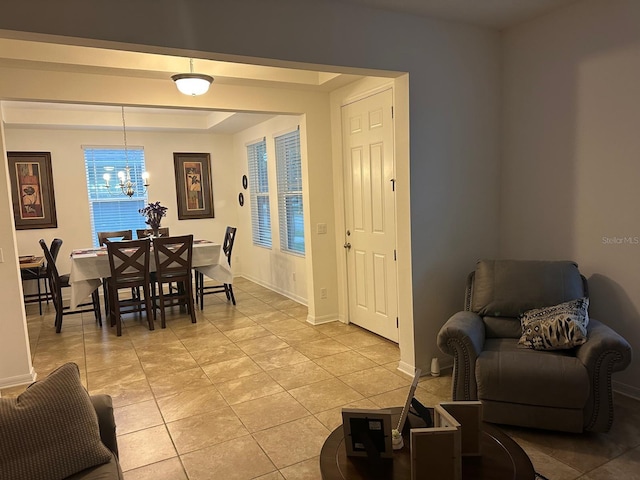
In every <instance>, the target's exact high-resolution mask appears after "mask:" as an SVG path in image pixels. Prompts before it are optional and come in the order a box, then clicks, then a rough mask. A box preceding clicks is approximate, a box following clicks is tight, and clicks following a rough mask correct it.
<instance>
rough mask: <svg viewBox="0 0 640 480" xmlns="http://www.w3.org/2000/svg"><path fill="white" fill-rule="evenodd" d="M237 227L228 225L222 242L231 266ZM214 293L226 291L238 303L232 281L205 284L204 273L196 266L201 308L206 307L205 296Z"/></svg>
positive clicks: (198, 296) (197, 293)
mask: <svg viewBox="0 0 640 480" xmlns="http://www.w3.org/2000/svg"><path fill="white" fill-rule="evenodd" d="M236 230H237V228H236V227H227V230H226V232H225V234H224V243H223V244H222V251H223V252H224V254H225V256H226V257H227V262H229V266H231V252H232V251H233V242H234V241H235V239H236ZM212 293H224V294H225V295H226V296H227V301H229V300H231V303H233V304H234V305H235V304H236V297H235V296H234V295H233V285H231V284H230V283H222V284H220V285H207V286H205V284H204V273H202V272H200V271H198V269H197V268H196V299H197V300H199V301H200V310H202V309H203V308H204V296H205V295H210V294H212Z"/></svg>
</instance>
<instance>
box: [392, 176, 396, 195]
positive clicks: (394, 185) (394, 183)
mask: <svg viewBox="0 0 640 480" xmlns="http://www.w3.org/2000/svg"><path fill="white" fill-rule="evenodd" d="M391 191H392V192H395V191H396V179H395V178H392V179H391Z"/></svg>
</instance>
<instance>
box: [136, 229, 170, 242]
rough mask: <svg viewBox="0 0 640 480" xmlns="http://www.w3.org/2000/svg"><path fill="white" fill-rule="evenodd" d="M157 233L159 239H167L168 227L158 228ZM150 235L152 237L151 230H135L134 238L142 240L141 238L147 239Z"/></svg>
mask: <svg viewBox="0 0 640 480" xmlns="http://www.w3.org/2000/svg"><path fill="white" fill-rule="evenodd" d="M158 233H159V234H160V236H161V237H168V236H169V227H160V228H159V229H158ZM151 235H153V230H152V229H150V228H138V229H136V236H137V237H138V239H139V240H142V239H143V238H149V237H150V236H151Z"/></svg>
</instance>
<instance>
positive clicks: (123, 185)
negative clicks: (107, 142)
mask: <svg viewBox="0 0 640 480" xmlns="http://www.w3.org/2000/svg"><path fill="white" fill-rule="evenodd" d="M121 108H122V132H123V136H124V159H125V167H124V170H120V171H119V172H118V183H117V185H116V186H117V187H118V188H119V189H120V190H121V191H122V193H123V195H126V196H127V197H133V195H134V194H135V193H136V190H135V186H136V184H135V182H133V181H132V180H131V168H130V167H129V152H128V150H127V126H126V123H125V121H124V106H122V107H121ZM141 177H142V181H143V182H144V183H143V186H144V191H146V190H147V187H149V173H148V172H142V175H141ZM102 178H104V181H105V184H104V186H105V187H106V188H107V190H108V191H109V193H111V190H110V187H111V185H109V180H110V179H111V176H110V175H109V174H108V173H105V174H104V175H103V176H102Z"/></svg>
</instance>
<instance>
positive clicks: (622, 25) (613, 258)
mask: <svg viewBox="0 0 640 480" xmlns="http://www.w3.org/2000/svg"><path fill="white" fill-rule="evenodd" d="M638 25H640V2H637V1H635V0H595V1H593V0H588V1H584V2H578V3H576V4H575V5H573V6H571V7H569V8H566V9H563V10H560V11H558V12H557V13H556V14H553V15H549V16H546V17H542V18H540V19H539V20H537V21H533V22H530V23H528V24H525V25H523V26H521V27H517V28H514V29H512V30H510V31H508V32H507V33H506V34H505V36H504V52H505V59H504V72H505V76H504V138H505V142H504V158H503V167H502V182H501V185H502V189H501V202H500V205H501V234H500V252H501V254H502V256H504V257H510V258H531V259H571V260H575V261H576V262H577V263H578V265H579V267H580V270H581V271H582V273H583V274H584V275H585V276H586V277H587V278H588V279H589V287H590V294H591V305H590V308H589V311H590V315H591V316H592V317H593V318H597V319H599V320H601V321H603V322H605V323H607V324H608V325H610V326H612V327H613V328H614V329H616V330H617V331H618V332H619V333H620V334H622V335H623V336H624V337H625V338H626V339H627V340H628V341H629V342H630V343H631V344H632V347H633V348H634V349H635V350H636V351H638V350H639V349H640V313H639V312H638V310H639V308H640V290H638V285H640V268H639V267H640V240H639V238H640V216H638V205H640V189H639V188H638V178H639V176H638V174H639V172H640V168H639V167H640V163H639V160H638V159H639V158H640V135H638V130H639V126H640V30H639V29H638ZM614 380H615V382H616V385H615V386H616V388H618V389H620V390H622V391H625V392H627V393H631V394H633V395H635V396H636V397H638V396H640V365H639V364H638V362H637V361H634V362H633V363H632V364H631V367H630V368H629V369H627V370H626V371H624V372H621V373H618V374H615V375H614Z"/></svg>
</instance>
